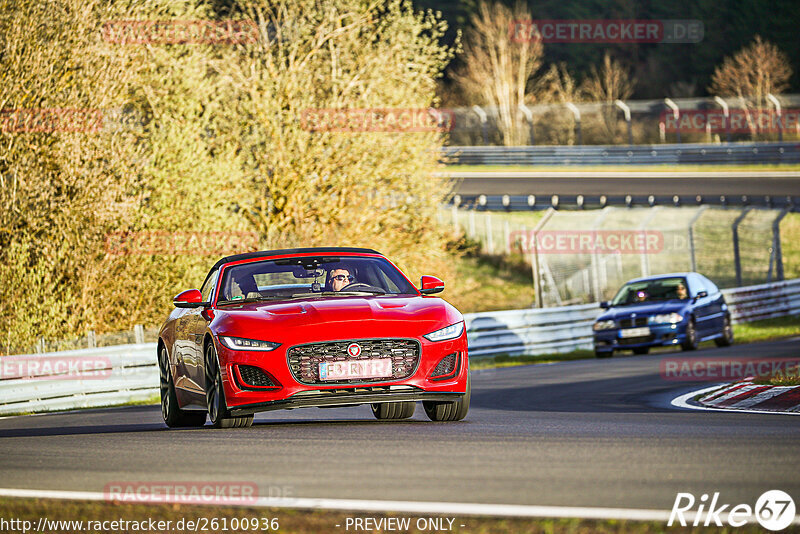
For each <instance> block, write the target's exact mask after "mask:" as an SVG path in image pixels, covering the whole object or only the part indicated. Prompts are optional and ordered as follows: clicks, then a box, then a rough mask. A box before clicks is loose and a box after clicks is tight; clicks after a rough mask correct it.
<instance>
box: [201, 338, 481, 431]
mask: <svg viewBox="0 0 800 534" xmlns="http://www.w3.org/2000/svg"><path fill="white" fill-rule="evenodd" d="M373 339H374V338H373ZM414 339H416V340H418V341H419V343H420V344H421V352H420V358H419V363H418V365H417V367H416V369H415V370H414V372H413V373H412V374H411V375H410V376H408V377H406V378H403V379H391V378H390V379H386V380H382V381H375V382H366V383H355V384H349V383H348V384H342V383H338V384H326V383H314V384H307V383H301V382H299V381H298V379H297V378H296V377H295V376H294V374H292V372H291V370H290V369H289V366H288V363H287V358H286V352H287V350H288V349H289V348H290V347H291V346H292V345H289V344H286V345H281V346H280V347H278V348H277V349H275V350H274V351H270V352H257V351H238V350H236V351H235V350H231V349H228V348H227V347H225V346H223V345H222V344H221V343H219V342H218V341H217V340H215V343H216V347H217V353H218V357H219V362H220V366H221V368H222V369H223V376H222V378H223V387H224V390H225V400H226V404H227V406H228V408H229V409H230V411H231V414H232V415H234V416H237V415H247V414H252V413H257V412H261V411H269V410H278V409H285V408H301V407H313V406H316V407H327V406H345V405H357V404H367V403H373V402H403V401H418V400H433V401H454V400H458V398H460V397H461V396H462V395H464V393H465V392H466V387H467V376H468V373H469V356H468V353H467V336H466V332H465V333H464V334H462V336H461V337H459V338H457V339H454V340H450V341H442V342H431V341H428V340H427V339H425V338H414ZM454 352H456V353H458V354H459V356H458V364H457V369H456V371H455V373H454V374H453V375H452V376H448V377H447V378H444V379H442V378H434V379H432V378H431V377H430V375H431V373H432V371H433V370H434V369H435V368H436V365H437V364H438V363H439V362H440V361H441V359H442V358H444V357H445V356H447V355H449V354H452V353H454ZM239 365H249V366H254V367H258V368H260V369H262V370H263V371H265V372H266V373H267V374H268V375H269V376H270V377H271V378H272V379H274V382H277V387H274V388H268V387H265V388H258V389H255V390H254V388H252V387H246V389H245V387H243V385H242V384H241V381H240V375H238V374H237V366H239Z"/></svg>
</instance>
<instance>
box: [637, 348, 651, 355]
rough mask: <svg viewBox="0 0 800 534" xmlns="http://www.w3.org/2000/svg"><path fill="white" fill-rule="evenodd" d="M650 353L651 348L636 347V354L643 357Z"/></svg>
mask: <svg viewBox="0 0 800 534" xmlns="http://www.w3.org/2000/svg"><path fill="white" fill-rule="evenodd" d="M648 352H650V347H636V348H635V349H633V353H634V354H639V355H642V354H647V353H648Z"/></svg>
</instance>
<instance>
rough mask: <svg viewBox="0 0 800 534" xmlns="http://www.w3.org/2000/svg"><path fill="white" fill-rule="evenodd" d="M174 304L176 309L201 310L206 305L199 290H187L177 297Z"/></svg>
mask: <svg viewBox="0 0 800 534" xmlns="http://www.w3.org/2000/svg"><path fill="white" fill-rule="evenodd" d="M172 304H174V305H175V307H176V308H199V307H201V306H203V305H204V304H205V302H203V295H201V294H200V290H199V289H187V290H186V291H182V292H181V293H178V294H177V295H175V297H174V298H173V299H172Z"/></svg>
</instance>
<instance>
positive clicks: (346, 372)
mask: <svg viewBox="0 0 800 534" xmlns="http://www.w3.org/2000/svg"><path fill="white" fill-rule="evenodd" d="M390 376H392V360H391V359H390V358H378V359H374V360H351V361H349V362H323V363H321V364H319V379H320V380H349V379H353V378H385V377H390Z"/></svg>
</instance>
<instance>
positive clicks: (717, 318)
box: [700, 275, 727, 334]
mask: <svg viewBox="0 0 800 534" xmlns="http://www.w3.org/2000/svg"><path fill="white" fill-rule="evenodd" d="M700 278H701V279H702V281H703V284H704V285H705V287H706V291H708V298H709V299H710V303H709V310H708V313H709V316H710V317H711V318H710V319H709V327H710V330H711V333H712V334H719V333H722V329H723V328H724V326H725V311H726V310H727V307H725V299H724V297H723V296H722V292H721V291H720V290H719V288H718V287H717V286H716V284H714V282H712V281H711V280H709V279H708V278H706V277H705V276H703V275H700Z"/></svg>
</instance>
